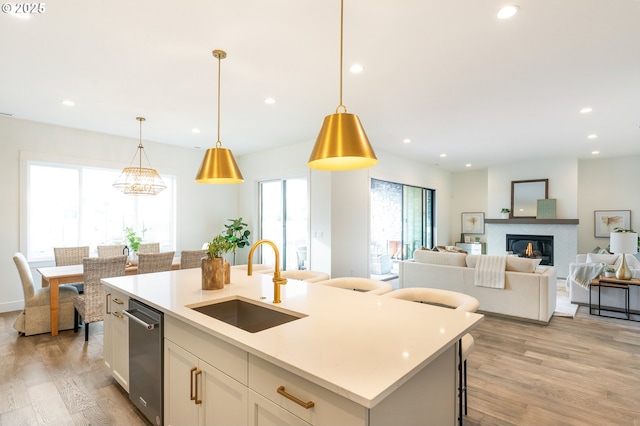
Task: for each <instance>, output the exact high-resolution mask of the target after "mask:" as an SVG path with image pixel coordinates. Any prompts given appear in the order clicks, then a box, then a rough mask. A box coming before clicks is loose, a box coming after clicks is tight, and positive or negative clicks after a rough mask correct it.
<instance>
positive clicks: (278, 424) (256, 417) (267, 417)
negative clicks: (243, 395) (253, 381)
mask: <svg viewBox="0 0 640 426" xmlns="http://www.w3.org/2000/svg"><path fill="white" fill-rule="evenodd" d="M248 424H250V425H253V426H310V425H311V423H307V422H305V421H304V420H302V419H301V418H300V417H298V416H295V415H293V414H291V413H290V412H289V411H287V410H285V409H284V408H282V407H280V406H279V405H276V404H275V403H273V402H271V401H269V400H268V399H267V398H265V397H263V396H262V395H260V394H258V393H256V392H254V391H252V390H249V423H248Z"/></svg>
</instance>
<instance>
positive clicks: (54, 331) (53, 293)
mask: <svg viewBox="0 0 640 426" xmlns="http://www.w3.org/2000/svg"><path fill="white" fill-rule="evenodd" d="M59 285H60V283H59V282H58V279H57V278H52V279H51V280H50V281H49V287H50V289H49V303H51V306H50V310H51V335H52V336H57V335H58V293H59V290H58V286H59Z"/></svg>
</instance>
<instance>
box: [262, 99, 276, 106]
mask: <svg viewBox="0 0 640 426" xmlns="http://www.w3.org/2000/svg"><path fill="white" fill-rule="evenodd" d="M264 103H265V104H269V105H273V104H275V103H276V100H275V99H273V98H266V99H265V100H264Z"/></svg>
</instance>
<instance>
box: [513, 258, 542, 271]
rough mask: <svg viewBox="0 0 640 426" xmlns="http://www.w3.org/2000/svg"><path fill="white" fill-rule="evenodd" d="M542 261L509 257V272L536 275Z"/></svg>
mask: <svg viewBox="0 0 640 426" xmlns="http://www.w3.org/2000/svg"><path fill="white" fill-rule="evenodd" d="M540 262H542V259H526V258H524V257H515V256H507V266H506V270H507V271H513V272H527V273H530V274H532V273H534V272H535V270H536V267H537V266H538V265H539V264H540Z"/></svg>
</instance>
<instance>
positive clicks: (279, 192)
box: [260, 178, 309, 270]
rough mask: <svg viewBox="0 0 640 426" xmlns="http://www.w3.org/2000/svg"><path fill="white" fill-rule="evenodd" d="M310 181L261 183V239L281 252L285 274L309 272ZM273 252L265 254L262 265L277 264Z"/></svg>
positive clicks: (289, 180)
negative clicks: (272, 243) (292, 270)
mask: <svg viewBox="0 0 640 426" xmlns="http://www.w3.org/2000/svg"><path fill="white" fill-rule="evenodd" d="M308 217H309V212H308V197H307V179H306V178H293V179H286V180H285V179H283V180H271V181H264V182H260V237H261V238H262V239H267V240H271V241H273V242H274V243H275V245H276V246H278V249H279V251H280V257H281V259H280V262H281V265H280V267H281V268H282V270H287V269H289V270H291V269H306V268H307V263H308V260H307V259H308V256H307V247H308V241H309V238H308V235H309V231H308V227H309V225H308ZM274 256H275V255H274V253H273V250H271V249H266V250H262V260H261V262H262V263H265V264H271V265H273V264H275V257H274Z"/></svg>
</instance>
